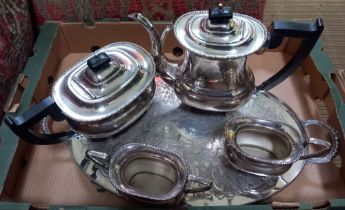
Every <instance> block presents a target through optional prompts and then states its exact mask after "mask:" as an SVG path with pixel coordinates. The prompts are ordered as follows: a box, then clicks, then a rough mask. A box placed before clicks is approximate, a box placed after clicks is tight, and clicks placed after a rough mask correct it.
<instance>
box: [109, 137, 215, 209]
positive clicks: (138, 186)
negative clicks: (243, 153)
mask: <svg viewBox="0 0 345 210" xmlns="http://www.w3.org/2000/svg"><path fill="white" fill-rule="evenodd" d="M109 179H110V181H111V182H112V184H113V185H114V186H115V188H116V189H117V190H118V191H119V193H120V194H121V195H122V196H123V197H125V198H128V199H132V200H136V201H140V202H144V203H149V204H154V205H176V204H179V203H180V201H181V200H182V198H183V196H184V194H185V193H197V192H203V191H206V190H209V189H210V188H211V187H212V182H210V181H208V180H205V179H203V178H201V177H197V176H194V175H191V174H189V172H188V169H187V166H186V163H185V161H184V160H183V159H182V158H181V157H180V156H179V155H177V154H175V153H173V152H171V151H168V150H162V149H161V148H156V147H152V146H148V145H145V144H133V143H131V144H126V145H124V146H123V147H121V148H120V149H119V150H118V151H116V153H115V154H114V155H113V156H112V158H111V160H110V166H109ZM192 182H194V183H198V187H193V188H187V189H186V184H187V183H192ZM199 185H200V186H199Z"/></svg>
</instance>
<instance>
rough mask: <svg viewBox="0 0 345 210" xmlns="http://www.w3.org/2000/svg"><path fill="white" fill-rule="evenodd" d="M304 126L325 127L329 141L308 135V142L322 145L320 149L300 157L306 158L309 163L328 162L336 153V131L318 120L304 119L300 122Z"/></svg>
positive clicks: (337, 142)
mask: <svg viewBox="0 0 345 210" xmlns="http://www.w3.org/2000/svg"><path fill="white" fill-rule="evenodd" d="M302 123H303V126H304V127H309V126H312V125H315V126H319V127H321V128H323V129H325V130H326V131H327V132H328V134H329V135H330V137H331V139H330V141H325V140H322V139H317V138H313V137H310V138H309V142H308V144H314V145H318V146H322V147H324V149H322V150H321V151H318V152H316V153H311V154H305V155H303V156H301V159H306V160H307V161H308V162H309V163H327V162H329V161H330V160H331V159H332V158H333V157H334V156H335V155H336V153H337V150H338V146H339V135H338V132H337V131H336V130H335V129H334V128H332V127H331V126H330V125H328V124H327V123H324V122H321V121H319V120H305V121H303V122H302Z"/></svg>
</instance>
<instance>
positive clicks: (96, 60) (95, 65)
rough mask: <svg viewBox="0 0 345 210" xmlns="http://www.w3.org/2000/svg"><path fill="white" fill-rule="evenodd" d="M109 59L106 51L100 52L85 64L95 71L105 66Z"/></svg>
mask: <svg viewBox="0 0 345 210" xmlns="http://www.w3.org/2000/svg"><path fill="white" fill-rule="evenodd" d="M110 61H111V60H110V57H109V56H108V55H107V54H106V53H104V52H102V53H100V54H98V55H95V56H94V57H92V58H90V59H89V60H87V65H88V66H89V68H90V69H91V70H92V71H93V72H97V71H99V70H101V69H103V68H105V67H107V66H108V65H109V63H110Z"/></svg>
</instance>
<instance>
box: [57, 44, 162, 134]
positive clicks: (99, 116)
mask: <svg viewBox="0 0 345 210" xmlns="http://www.w3.org/2000/svg"><path fill="white" fill-rule="evenodd" d="M102 52H104V53H106V54H107V55H108V56H109V57H110V59H111V62H110V65H109V66H108V67H107V68H105V69H102V70H101V71H97V72H93V71H92V70H90V69H89V68H88V66H87V62H86V61H87V60H88V59H90V58H92V57H93V56H95V55H97V54H99V53H102ZM154 77H155V64H154V62H153V59H152V58H151V56H150V55H149V53H148V52H146V51H145V50H144V49H143V48H142V47H140V46H138V45H136V44H133V43H129V42H117V43H113V44H110V45H107V46H105V47H103V48H101V49H99V50H98V51H96V52H94V53H92V54H91V55H89V56H88V57H86V58H85V59H83V60H81V61H80V62H79V63H78V64H76V65H75V66H73V67H72V68H70V69H69V70H68V71H66V73H64V74H63V75H62V76H61V77H60V78H59V79H58V80H57V81H56V83H55V84H54V86H53V90H52V96H53V98H54V100H55V102H56V104H57V105H58V107H59V108H60V109H61V110H62V112H63V113H64V115H65V116H66V118H67V119H68V122H69V123H70V124H71V126H72V127H73V129H75V130H76V131H77V132H79V133H82V134H85V135H88V136H89V137H92V138H101V137H109V136H111V135H113V134H115V133H117V132H119V131H120V130H122V129H123V128H125V127H126V126H128V125H129V124H130V123H132V122H134V121H135V120H136V119H137V118H138V117H140V116H141V115H142V114H143V113H144V112H145V110H146V108H147V107H148V105H149V104H150V102H151V99H152V97H153V95H154V92H155V82H154Z"/></svg>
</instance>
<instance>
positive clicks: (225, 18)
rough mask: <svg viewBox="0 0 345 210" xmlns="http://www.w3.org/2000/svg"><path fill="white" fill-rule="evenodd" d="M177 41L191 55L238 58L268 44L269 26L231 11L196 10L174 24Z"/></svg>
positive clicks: (222, 8) (220, 9)
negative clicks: (191, 53) (267, 28)
mask: <svg viewBox="0 0 345 210" xmlns="http://www.w3.org/2000/svg"><path fill="white" fill-rule="evenodd" d="M174 32H175V36H176V38H177V40H178V41H179V42H180V44H181V45H183V46H184V47H185V48H187V49H188V50H190V51H191V52H193V53H195V54H197V55H200V56H203V57H208V58H213V59H231V58H239V57H243V56H247V55H250V54H253V53H254V52H256V51H258V50H259V49H260V48H262V47H263V45H264V44H265V42H266V38H267V30H266V27H265V26H264V25H263V24H262V23H261V22H260V21H258V20H256V19H255V18H252V17H250V16H247V15H242V14H237V13H233V12H232V10H231V8H229V7H223V6H222V4H219V6H218V7H214V8H211V9H210V10H209V11H206V10H205V11H193V12H189V13H186V14H184V15H182V16H181V17H179V18H178V19H177V20H176V22H175V25H174Z"/></svg>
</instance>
